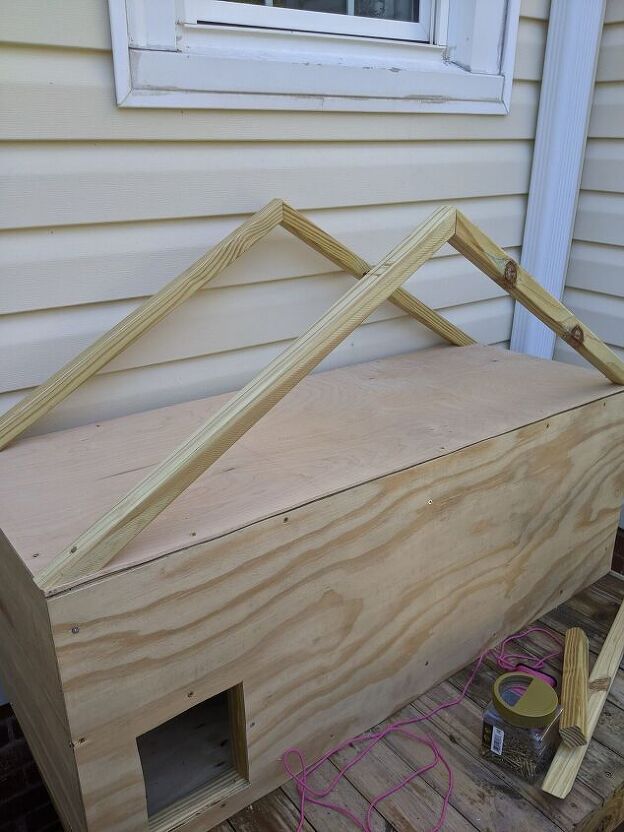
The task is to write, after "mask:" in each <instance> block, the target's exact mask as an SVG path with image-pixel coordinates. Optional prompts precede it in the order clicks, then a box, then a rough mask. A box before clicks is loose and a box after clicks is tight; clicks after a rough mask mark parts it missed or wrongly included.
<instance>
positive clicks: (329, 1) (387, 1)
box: [229, 0, 418, 22]
mask: <svg viewBox="0 0 624 832" xmlns="http://www.w3.org/2000/svg"><path fill="white" fill-rule="evenodd" d="M229 2H230V3H239V4H240V3H248V4H251V5H253V6H264V5H268V4H267V3H265V0H229ZM271 5H272V6H274V7H275V8H278V9H297V10H299V11H306V12H330V13H331V14H355V15H356V16H357V17H377V18H379V19H380V20H406V21H409V22H418V0H354V5H352V6H351V11H349V8H348V0H273V3H272V4H271Z"/></svg>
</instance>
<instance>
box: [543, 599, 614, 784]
mask: <svg viewBox="0 0 624 832" xmlns="http://www.w3.org/2000/svg"><path fill="white" fill-rule="evenodd" d="M623 657H624V603H622V605H621V606H620V609H619V611H618V614H617V615H616V617H615V621H614V622H613V624H612V625H611V629H610V630H609V632H608V633H607V637H606V638H605V641H604V644H603V645H602V649H601V651H600V653H599V654H598V658H597V659H596V663H595V664H594V667H593V669H592V672H591V675H590V677H589V696H588V701H587V742H588V743H589V742H590V741H591V738H592V736H593V733H594V731H595V729H596V725H597V724H598V720H599V719H600V714H601V713H602V709H603V707H604V704H605V702H606V700H607V696H608V695H609V691H610V689H611V685H612V684H613V680H614V679H615V676H616V674H617V672H618V669H619V667H620V662H621V661H622V658H623ZM586 751H587V745H582V746H580V747H578V748H569V747H568V746H566V745H564V744H562V745H560V746H559V748H558V750H557V753H556V754H555V758H554V760H553V761H552V763H551V765H550V768H549V769H548V773H547V774H546V777H545V778H544V782H543V783H542V789H543V790H544V791H545V792H548V793H549V794H552V795H554V797H559V798H564V797H566V796H567V795H568V794H569V793H570V790H571V789H572V786H573V785H574V781H575V780H576V775H577V774H578V772H579V769H580V767H581V765H582V763H583V759H584V757H585V752H586Z"/></svg>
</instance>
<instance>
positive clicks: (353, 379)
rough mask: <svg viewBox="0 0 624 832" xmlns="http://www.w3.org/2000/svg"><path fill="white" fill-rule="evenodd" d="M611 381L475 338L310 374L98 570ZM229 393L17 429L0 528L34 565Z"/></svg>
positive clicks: (188, 541)
mask: <svg viewBox="0 0 624 832" xmlns="http://www.w3.org/2000/svg"><path fill="white" fill-rule="evenodd" d="M620 390H621V388H618V387H616V386H614V385H612V384H609V383H608V382H607V381H606V380H605V379H603V378H602V377H601V376H600V375H599V374H598V373H597V372H595V371H592V370H586V369H584V368H578V367H573V366H568V365H561V364H556V365H555V364H552V363H551V362H545V361H540V360H538V359H533V358H529V357H527V356H520V355H515V354H512V353H508V352H505V351H502V350H499V349H496V348H492V347H483V346H477V345H475V346H469V347H436V348H433V349H429V350H424V351H420V352H418V353H412V354H407V355H403V356H398V357H396V358H390V359H383V360H380V361H373V362H369V363H366V364H360V365H355V366H351V367H347V368H343V369H340V370H333V371H330V372H325V373H319V374H316V375H313V376H311V377H309V378H307V379H305V380H304V381H302V382H301V383H300V384H299V386H298V387H297V388H295V390H293V391H292V392H291V393H289V395H288V396H287V397H286V398H285V399H284V401H282V402H280V403H279V404H278V405H277V406H276V408H275V409H274V410H273V411H272V412H271V413H270V414H269V415H268V416H266V417H265V418H264V419H263V420H261V421H260V422H259V423H258V424H257V425H255V426H254V427H253V428H252V429H251V430H250V431H249V433H248V434H247V435H246V436H244V437H243V438H242V439H241V440H240V441H239V442H238V443H237V444H236V445H235V446H234V447H233V448H231V449H230V450H229V451H227V453H226V454H225V455H224V456H223V457H222V458H221V459H220V460H219V461H218V462H217V463H215V465H214V466H213V467H212V469H211V470H210V471H209V472H207V474H206V475H204V476H202V477H200V478H199V479H198V480H197V481H196V482H195V483H194V484H193V485H191V486H190V487H189V488H188V490H187V491H186V492H185V493H184V494H182V495H181V496H180V497H179V498H178V499H177V500H176V501H175V502H174V503H173V504H172V505H171V506H170V507H169V508H168V509H166V510H165V511H164V512H163V513H162V514H161V515H160V516H159V517H158V518H157V519H156V520H155V521H154V522H153V523H152V524H151V525H150V526H149V527H148V528H147V529H145V530H144V531H143V532H142V533H141V534H140V535H139V536H138V537H137V538H136V539H135V540H134V541H132V542H131V543H130V544H129V545H128V546H127V547H126V548H125V549H124V550H122V552H120V554H119V555H118V556H117V557H116V558H115V560H114V561H113V562H112V563H111V564H109V565H108V566H107V567H106V568H105V569H103V570H102V574H104V573H107V572H111V571H116V570H119V569H123V568H126V567H127V566H129V565H131V564H137V563H141V562H145V561H148V560H151V559H153V558H156V557H159V556H160V555H163V554H166V553H169V552H173V551H177V550H179V549H183V548H185V547H187V546H189V545H192V544H195V543H198V542H201V541H207V540H211V539H215V538H218V537H219V536H221V535H223V534H226V533H228V532H230V531H232V530H234V529H237V528H241V527H244V526H246V525H249V524H251V523H255V522H258V521H259V520H262V519H263V518H266V517H270V516H272V515H274V514H276V513H279V512H281V511H285V510H288V509H290V508H292V507H295V506H298V505H302V504H305V503H308V502H311V501H314V500H317V499H319V498H320V497H322V496H325V495H327V494H331V493H336V492H339V491H341V490H344V489H346V488H350V487H353V486H354V485H358V484H360V483H363V482H366V481H369V480H371V479H375V478H377V477H380V476H384V475H386V474H388V473H392V472H393V471H398V470H401V469H404V468H407V467H409V466H411V465H415V464H418V463H420V462H423V461H426V460H429V459H433V458H436V457H438V456H443V455H445V454H448V453H450V452H452V451H454V450H457V449H458V448H461V447H466V446H469V445H472V444H474V443H476V442H479V441H482V440H483V439H485V438H487V437H488V436H495V435H499V434H503V433H506V432H508V431H510V430H513V429H515V428H517V427H519V426H521V425H523V424H528V423H532V422H535V421H537V420H539V419H543V418H546V417H548V416H549V415H552V414H555V413H559V412H563V411H566V410H569V409H571V408H574V407H579V406H580V405H582V404H585V403H587V402H589V401H592V400H595V399H598V398H602V397H606V396H611V395H614V394H616V393H618V392H619V391H620ZM229 395H230V394H226V395H223V396H215V397H211V398H207V399H200V400H196V401H192V402H187V403H184V404H180V405H175V406H173V407H167V408H162V409H159V410H154V411H149V412H145V413H140V414H136V415H132V416H127V417H123V418H120V419H114V420H111V421H108V422H101V423H97V424H94V425H87V426H85V427H80V428H75V429H72V430H67V431H61V432H58V433H55V434H48V435H45V436H39V437H35V438H31V439H24V440H21V441H19V442H18V443H17V444H15V445H14V446H13V447H9V448H7V449H5V450H4V451H3V452H2V453H1V454H0V528H2V529H3V531H4V532H5V534H6V535H7V537H8V538H9V540H10V541H11V543H12V544H13V546H14V547H15V549H16V550H17V552H18V553H19V555H20V557H21V558H22V559H23V560H24V562H25V563H26V565H27V567H28V568H29V570H30V571H31V573H32V574H34V575H36V574H37V573H38V572H39V571H40V570H41V569H43V568H45V566H46V565H48V564H49V563H50V562H51V560H53V559H54V557H55V556H56V555H57V554H58V553H59V551H61V550H62V548H63V547H64V546H67V545H68V544H69V543H70V542H71V541H72V540H73V539H75V538H76V537H77V536H78V535H79V534H80V533H81V532H82V531H84V529H85V528H87V527H88V526H89V524H91V523H92V522H94V521H95V520H97V518H98V517H99V516H100V515H101V514H102V512H103V511H105V510H106V509H108V508H110V507H112V506H113V505H114V504H115V503H116V502H117V500H118V499H120V498H121V497H122V496H123V495H124V494H125V493H126V492H127V491H128V490H129V488H131V487H132V486H133V485H135V484H136V483H137V482H139V481H140V480H141V479H143V478H144V477H145V476H146V474H147V473H149V471H150V470H151V469H152V468H153V467H155V466H156V465H157V464H158V463H159V462H160V461H161V460H162V459H163V458H164V457H165V456H166V455H167V453H168V452H170V451H171V450H172V449H173V448H174V447H176V445H177V444H178V443H179V442H180V441H181V440H183V439H184V438H185V437H186V436H187V435H188V434H189V433H190V432H192V431H193V430H194V429H195V428H197V426H198V425H200V424H201V423H202V422H203V421H204V420H205V419H206V418H207V417H209V416H210V415H211V414H212V413H214V412H216V410H217V409H218V408H219V407H220V406H221V405H222V404H223V403H224V401H226V400H227V399H228V398H229ZM364 415H365V416H366V418H362V417H363V416H364Z"/></svg>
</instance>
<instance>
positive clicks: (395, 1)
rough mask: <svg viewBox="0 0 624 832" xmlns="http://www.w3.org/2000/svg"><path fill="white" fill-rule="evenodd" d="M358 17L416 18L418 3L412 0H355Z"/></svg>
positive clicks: (413, 19)
mask: <svg viewBox="0 0 624 832" xmlns="http://www.w3.org/2000/svg"><path fill="white" fill-rule="evenodd" d="M355 14H356V15H357V16H358V17H379V18H382V19H383V20H408V21H417V20H418V3H417V2H414V0H355Z"/></svg>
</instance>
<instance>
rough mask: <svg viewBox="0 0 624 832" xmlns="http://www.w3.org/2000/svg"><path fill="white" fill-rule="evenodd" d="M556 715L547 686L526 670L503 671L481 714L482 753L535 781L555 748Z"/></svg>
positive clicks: (557, 708) (553, 697)
mask: <svg viewBox="0 0 624 832" xmlns="http://www.w3.org/2000/svg"><path fill="white" fill-rule="evenodd" d="M560 715H561V706H560V705H559V699H558V698H557V694H556V693H555V691H554V690H553V689H552V687H550V685H548V684H546V682H544V681H542V680H541V679H537V678H535V677H534V676H531V675H529V674H528V673H519V672H517V671H514V672H512V673H504V674H503V675H502V676H499V677H498V679H497V680H496V682H495V683H494V686H493V688H492V701H491V702H490V703H489V705H488V706H487V708H486V710H485V713H484V714H483V746H482V754H483V756H484V757H486V758H487V759H488V760H491V761H492V762H494V763H497V764H498V765H501V766H504V767H505V768H508V769H511V770H512V771H514V772H515V773H516V774H518V775H520V776H521V777H522V778H523V779H524V780H527V781H528V782H529V783H535V782H536V781H537V780H538V779H539V778H540V777H541V776H542V775H543V774H545V773H546V771H547V769H548V766H549V765H550V762H551V760H552V758H553V757H554V754H555V751H556V750H557V746H558V744H559V732H558V730H557V723H558V721H559V716H560Z"/></svg>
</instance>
